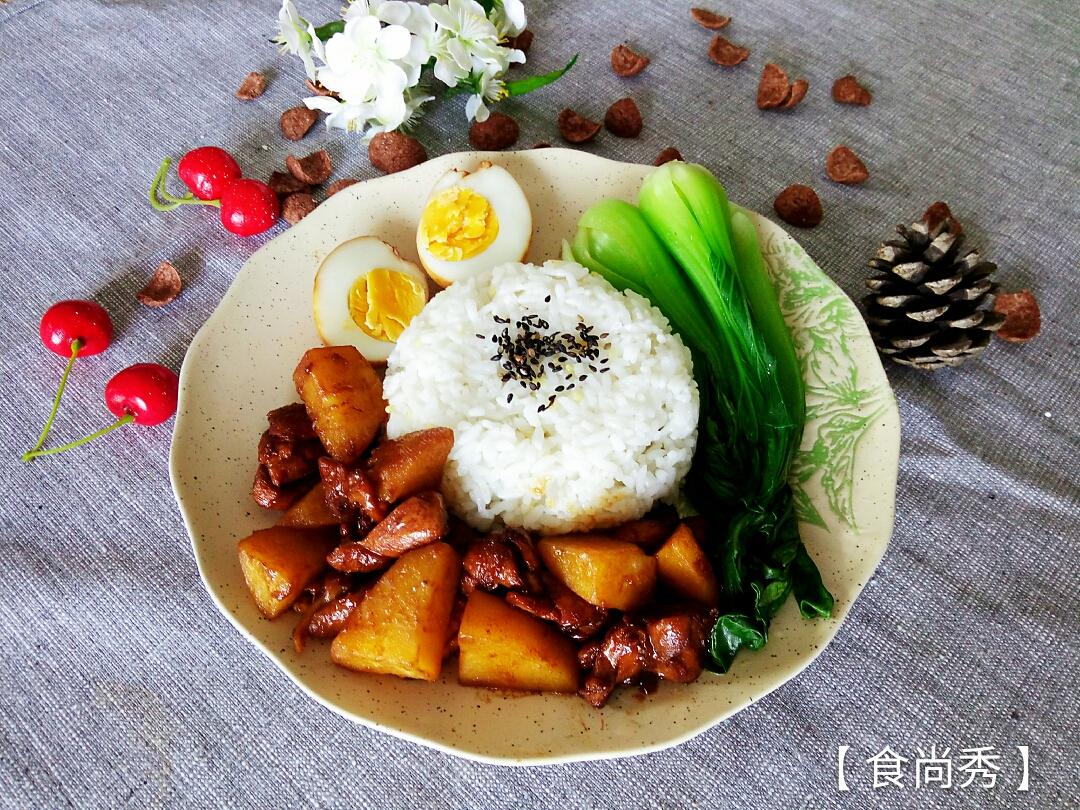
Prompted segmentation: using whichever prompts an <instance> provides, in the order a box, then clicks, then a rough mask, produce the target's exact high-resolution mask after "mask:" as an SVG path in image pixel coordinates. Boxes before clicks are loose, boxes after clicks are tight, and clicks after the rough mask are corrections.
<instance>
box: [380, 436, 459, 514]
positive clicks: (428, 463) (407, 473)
mask: <svg viewBox="0 0 1080 810" xmlns="http://www.w3.org/2000/svg"><path fill="white" fill-rule="evenodd" d="M453 446H454V431H452V430H451V429H450V428H429V429H427V430H417V431H415V432H413V433H406V434H405V435H404V436H399V437H398V438H396V439H387V440H386V441H383V442H380V443H379V446H378V447H376V448H375V449H374V450H372V451H371V461H370V462H369V465H368V466H369V472H370V473H371V477H372V478H373V479H374V480H375V486H376V489H377V490H378V493H379V497H380V498H381V499H382V500H384V501H386V502H387V503H395V502H396V501H400V500H404V499H405V498H408V497H409V496H410V495H416V494H417V493H418V492H423V491H424V490H427V489H438V488H439V484H441V483H442V475H443V467H445V466H446V458H447V456H449V455H450V450H451V448H453Z"/></svg>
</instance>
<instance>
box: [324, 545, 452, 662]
mask: <svg viewBox="0 0 1080 810" xmlns="http://www.w3.org/2000/svg"><path fill="white" fill-rule="evenodd" d="M460 574H461V560H460V558H459V557H458V555H457V552H456V551H454V549H452V548H451V547H450V546H448V545H447V544H446V543H432V544H431V545H427V546H424V547H423V548H418V549H416V550H415V551H410V552H409V553H407V554H405V555H404V556H402V557H401V558H400V559H399V560H398V561H397V562H395V563H394V564H393V566H391V567H390V569H389V570H388V571H387V572H386V573H385V574H383V575H382V577H381V578H380V579H379V581H378V582H376V583H375V587H373V588H372V589H371V590H370V591H369V592H368V594H367V596H366V597H364V601H363V602H361V603H360V607H359V608H357V609H356V610H355V611H353V614H352V616H350V617H349V622H348V624H347V625H346V627H345V629H344V630H343V631H341V633H339V634H338V636H337V638H335V639H334V643H333V644H332V645H331V646H330V657H331V658H332V659H333V660H334V663H337V664H340V665H341V666H343V667H348V668H349V669H355V670H358V671H360V672H375V673H380V674H384V675H399V676H401V677H403V678H420V679H422V680H425V681H433V680H435V679H436V678H438V677H439V672H440V670H441V669H442V660H443V650H444V649H445V648H446V641H447V636H448V635H449V632H450V611H451V609H452V608H453V605H454V596H455V595H456V594H457V589H458V579H459V576H460Z"/></svg>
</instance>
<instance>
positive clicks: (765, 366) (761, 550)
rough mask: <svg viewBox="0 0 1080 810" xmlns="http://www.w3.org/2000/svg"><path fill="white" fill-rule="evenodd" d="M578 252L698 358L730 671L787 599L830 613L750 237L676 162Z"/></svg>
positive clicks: (703, 486) (795, 420) (708, 494)
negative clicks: (799, 503)
mask: <svg viewBox="0 0 1080 810" xmlns="http://www.w3.org/2000/svg"><path fill="white" fill-rule="evenodd" d="M572 251H573V255H574V258H575V259H576V260H577V261H578V262H580V263H581V264H583V265H584V266H586V267H588V268H589V269H590V270H592V271H594V272H597V273H599V274H601V275H602V276H604V277H605V278H606V279H607V280H608V281H609V282H611V284H612V285H614V286H615V287H617V288H619V289H629V290H633V291H634V292H636V293H638V294H640V295H642V296H644V297H646V298H648V299H649V300H650V301H652V303H653V304H655V305H656V306H657V307H658V308H659V309H660V311H661V312H663V313H664V315H665V316H667V318H668V320H669V321H670V322H671V325H672V328H673V329H674V330H675V331H676V332H678V333H679V335H680V336H681V337H682V338H683V341H684V342H685V343H686V345H687V346H688V347H689V349H690V351H691V354H692V355H693V359H694V373H695V376H696V378H697V381H698V387H699V389H700V394H701V424H700V427H699V436H698V451H697V454H696V455H695V458H694V466H693V469H692V470H691V474H690V477H689V479H688V486H687V494H688V496H689V497H690V500H691V502H692V503H694V504H695V505H696V506H697V507H698V508H699V509H701V508H702V507H705V506H707V507H708V512H709V515H710V517H712V518H714V519H713V521H712V522H711V523H710V526H711V536H710V538H709V546H710V547H709V548H708V549H707V551H708V552H709V553H710V555H711V557H712V559H713V563H714V566H715V568H716V571H717V574H718V577H719V580H720V582H721V585H722V588H723V600H724V601H723V603H722V604H721V606H720V607H721V614H720V617H719V619H718V621H717V623H716V625H715V627H714V628H713V631H712V635H711V638H710V650H709V651H710V654H711V658H712V665H713V667H714V668H715V669H718V670H720V671H721V672H723V671H727V669H728V668H729V667H730V666H731V663H732V661H733V660H734V657H735V655H736V653H737V652H738V651H739V650H740V649H741V648H743V647H747V648H749V649H760V648H761V647H762V646H763V645H764V644H765V642H766V640H767V638H768V627H769V623H770V621H771V619H772V617H773V616H774V615H775V614H776V612H777V611H778V610H779V609H780V607H781V605H783V603H784V602H785V601H786V600H787V598H788V596H789V595H791V594H794V596H795V599H796V601H797V602H798V605H799V609H800V611H801V612H802V614H803V615H804V616H806V617H812V616H828V615H829V614H830V613H831V611H832V596H831V595H830V594H829V592H828V591H827V590H826V589H825V587H824V585H823V584H822V582H821V577H820V575H819V573H818V570H817V567H816V565H815V564H814V562H813V560H812V559H811V558H810V556H809V554H807V552H806V549H805V548H804V547H803V545H802V541H801V539H800V538H799V534H798V527H797V524H796V521H795V515H794V510H793V504H792V495H791V490H790V488H789V486H788V483H787V477H788V470H789V467H790V465H791V459H792V457H793V455H794V453H795V451H796V450H797V449H798V446H799V442H800V440H801V437H802V430H803V423H804V421H805V392H804V390H803V382H802V374H801V373H800V369H799V364H798V359H797V357H796V354H795V347H794V344H793V342H792V339H791V334H790V332H789V331H788V329H787V325H786V324H785V323H784V319H783V316H782V315H781V312H780V307H779V304H778V302H777V299H776V292H775V290H774V289H773V286H772V282H771V280H770V279H769V276H768V274H767V272H766V269H765V264H764V261H763V259H762V256H761V251H760V249H759V247H758V243H757V236H756V233H755V231H754V225H753V223H752V222H751V220H750V218H749V217H748V216H747V215H746V214H744V213H743V212H741V211H735V212H733V211H732V210H731V207H730V205H729V204H728V200H727V195H726V194H725V192H724V189H723V187H722V186H721V185H720V183H719V182H718V181H717V180H716V178H715V177H714V176H713V175H712V174H711V173H710V172H709V171H708V170H707V169H705V168H704V167H701V166H696V165H690V164H685V163H682V162H679V161H673V162H670V163H667V164H665V165H663V166H661V167H660V168H658V169H656V170H655V171H654V172H653V173H652V174H650V175H649V177H648V178H646V180H645V182H644V183H643V184H642V187H641V191H640V193H639V196H638V205H637V206H636V207H635V206H633V205H630V204H629V203H626V202H623V201H619V200H605V201H603V202H600V203H598V204H597V205H595V206H593V207H592V208H590V209H589V210H588V211H586V212H585V214H584V215H583V216H582V218H581V220H580V221H579V223H578V230H577V234H576V235H575V238H574V242H573V246H572ZM717 515H722V516H724V517H726V525H719V524H718V522H717V521H716V519H715V518H716V516H717Z"/></svg>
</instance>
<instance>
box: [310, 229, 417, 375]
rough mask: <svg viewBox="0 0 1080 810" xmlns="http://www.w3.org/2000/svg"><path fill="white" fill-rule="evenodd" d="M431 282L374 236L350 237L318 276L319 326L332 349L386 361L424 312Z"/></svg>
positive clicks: (325, 264) (315, 304)
mask: <svg viewBox="0 0 1080 810" xmlns="http://www.w3.org/2000/svg"><path fill="white" fill-rule="evenodd" d="M427 299H428V280H427V278H426V277H425V276H424V273H423V271H421V270H420V268H419V267H417V266H416V265H415V264H413V263H412V262H407V261H405V260H404V259H403V258H401V256H400V255H399V254H398V252H397V251H396V250H394V248H393V247H392V246H391V245H388V244H386V242H383V241H382V240H381V239H376V238H375V237H374V236H361V237H359V238H357V239H350V240H349V241H348V242H344V243H342V244H340V245H338V246H337V247H336V248H334V250H333V251H331V253H330V255H329V256H327V257H326V258H325V259H323V263H322V264H321V265H319V271H318V272H317V273H316V274H315V293H314V296H313V301H314V304H313V307H314V311H315V328H316V329H318V330H319V336H320V337H321V338H322V339H323V342H324V343H326V344H327V345H328V346H355V347H356V349H357V350H358V351H359V352H360V353H361V354H362V355H364V357H366V358H367V359H368V360H369V361H370V362H372V363H385V362H386V358H387V357H389V356H390V352H391V350H392V349H393V348H394V344H395V342H396V341H397V339H398V337H400V336H401V333H402V332H404V331H405V327H407V326H408V325H409V322H410V321H412V319H413V318H414V317H415V316H416V315H417V314H419V312H420V310H422V309H423V308H424V304H426V303H427Z"/></svg>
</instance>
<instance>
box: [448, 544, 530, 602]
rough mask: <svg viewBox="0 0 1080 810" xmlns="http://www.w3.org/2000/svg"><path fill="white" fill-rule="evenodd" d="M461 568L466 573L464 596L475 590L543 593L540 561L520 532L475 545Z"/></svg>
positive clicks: (463, 588)
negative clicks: (500, 589) (539, 573)
mask: <svg viewBox="0 0 1080 810" xmlns="http://www.w3.org/2000/svg"><path fill="white" fill-rule="evenodd" d="M462 566H463V568H464V570H465V576H464V577H463V578H462V590H464V591H465V593H471V592H472V591H473V590H474V589H476V588H480V589H481V590H484V591H495V590H497V589H499V588H506V589H507V590H512V591H538V590H540V589H541V583H540V581H539V577H538V576H537V575H536V572H537V571H538V570H539V568H540V559H539V557H537V555H536V550H535V549H534V548H533V545H532V541H531V540H530V539H529V538H528V536H526V535H525V534H522V533H521V532H516V531H512V530H508V531H504V532H498V533H496V534H492V535H489V536H488V537H486V538H485V539H483V540H480V541H479V542H476V543H473V544H472V545H471V546H469V548H468V550H467V551H466V552H465V558H464V559H463V560H462Z"/></svg>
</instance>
